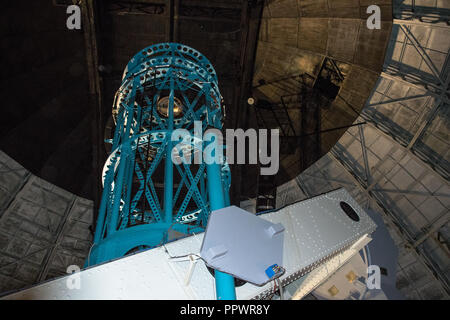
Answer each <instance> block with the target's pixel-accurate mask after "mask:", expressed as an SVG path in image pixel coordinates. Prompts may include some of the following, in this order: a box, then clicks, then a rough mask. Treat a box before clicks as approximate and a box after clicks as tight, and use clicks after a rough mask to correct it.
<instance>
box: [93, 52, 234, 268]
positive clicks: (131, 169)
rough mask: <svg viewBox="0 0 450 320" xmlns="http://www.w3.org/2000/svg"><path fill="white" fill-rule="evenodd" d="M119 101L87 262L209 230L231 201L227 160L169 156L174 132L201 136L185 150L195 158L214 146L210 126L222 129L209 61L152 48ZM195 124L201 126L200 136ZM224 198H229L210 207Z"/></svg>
mask: <svg viewBox="0 0 450 320" xmlns="http://www.w3.org/2000/svg"><path fill="white" fill-rule="evenodd" d="M114 100H115V101H114V104H113V118H114V122H115V125H116V127H115V132H114V137H113V139H112V140H110V141H108V142H110V143H111V144H112V149H111V150H112V151H111V153H110V155H109V157H108V159H107V161H106V164H105V167H104V169H103V186H104V189H103V194H102V200H101V203H100V208H99V215H98V220H97V225H96V231H95V236H94V246H93V248H92V250H91V253H90V256H89V258H88V261H87V262H86V265H95V264H98V263H101V262H105V261H109V260H111V259H115V258H119V257H122V256H124V255H126V254H127V253H130V252H134V251H139V250H142V249H145V248H154V247H157V246H159V245H161V244H163V243H165V242H167V241H171V240H174V239H176V238H179V237H183V236H186V235H190V234H193V233H197V232H202V231H204V228H206V223H207V220H208V215H209V212H210V211H211V210H212V209H214V208H218V207H223V206H224V205H227V204H228V203H227V202H229V200H228V191H229V186H230V172H229V168H228V166H227V165H226V163H222V164H219V165H218V168H215V167H214V166H215V164H213V165H208V164H206V163H199V164H184V163H181V164H176V163H174V162H173V161H172V160H171V156H170V155H171V153H172V149H173V148H174V142H173V141H172V139H171V137H172V133H173V132H174V130H176V129H186V130H188V131H189V132H190V133H191V134H192V136H193V137H195V138H192V140H191V143H188V144H186V146H185V148H184V149H183V152H192V155H193V154H195V152H201V151H202V150H203V148H204V147H205V146H206V144H207V143H208V142H205V141H203V140H202V139H203V138H202V134H203V132H204V131H205V130H206V129H207V128H216V129H219V130H220V129H221V128H222V120H223V119H222V115H223V113H224V112H223V108H224V106H223V102H222V96H221V94H220V92H219V87H218V82H217V75H216V72H215V70H214V68H213V66H212V64H211V63H210V62H209V61H208V59H206V58H205V56H203V55H202V54H201V53H199V52H198V51H196V50H194V49H192V48H190V47H187V46H185V45H182V44H178V43H161V44H157V45H152V46H150V47H148V48H145V49H144V50H142V51H140V52H139V53H138V54H136V55H135V56H134V57H133V58H132V59H131V60H130V62H129V63H128V65H127V67H126V69H125V72H124V74H123V78H122V84H121V86H120V88H119V90H118V91H117V93H116V96H115V99H114ZM194 121H201V135H200V137H199V136H198V134H197V136H195V132H194ZM207 178H208V179H207ZM219 189H220V190H219ZM217 193H219V194H221V195H223V199H225V200H224V201H223V203H221V202H220V201H219V202H217V201H216V203H215V204H214V205H213V206H211V199H212V198H214V197H215V196H216V194H217ZM221 199H222V198H221ZM219 200H220V199H219ZM212 201H215V200H212Z"/></svg>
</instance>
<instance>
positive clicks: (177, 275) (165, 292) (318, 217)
mask: <svg viewBox="0 0 450 320" xmlns="http://www.w3.org/2000/svg"><path fill="white" fill-rule="evenodd" d="M339 201H345V202H347V203H349V204H351V205H352V206H353V208H354V209H355V211H356V212H357V213H358V215H359V217H360V221H359V222H358V223H355V222H354V221H352V220H350V219H349V218H348V217H347V216H346V215H345V214H344V213H343V211H342V209H340V207H339ZM261 217H262V218H264V219H267V220H268V221H271V222H273V223H282V224H283V226H284V227H285V232H286V234H285V241H284V247H283V255H284V258H283V261H284V267H285V268H286V273H285V274H284V275H283V277H282V278H281V280H282V283H283V285H287V284H289V283H291V282H293V281H294V280H296V279H298V278H300V277H301V276H303V275H304V274H306V273H307V271H309V270H310V269H314V268H316V267H317V266H318V265H320V264H322V263H324V262H326V261H327V259H330V258H332V257H333V256H334V258H332V259H331V260H329V263H328V264H327V267H328V268H329V269H328V270H330V266H333V268H338V267H340V266H341V265H343V264H344V263H345V262H346V261H347V260H348V258H350V257H351V256H353V255H354V254H355V253H357V252H358V250H359V249H360V248H361V247H362V246H363V245H365V243H366V241H369V240H368V238H366V237H365V235H367V234H370V233H371V232H373V230H374V229H375V227H376V226H375V224H374V223H373V222H372V220H370V218H369V217H368V216H367V214H366V213H365V212H364V211H363V210H362V209H361V207H359V206H358V204H357V203H356V202H355V201H354V200H353V199H352V198H351V197H350V195H349V194H348V193H347V191H345V190H344V189H341V190H337V191H333V192H330V193H328V194H325V195H322V196H319V197H316V198H313V199H309V200H306V201H303V202H299V203H296V204H293V205H290V206H287V207H285V208H282V209H280V210H278V211H276V212H272V213H268V214H265V215H261ZM347 220H348V221H347ZM330 226H331V227H330ZM361 238H364V239H363V240H361V241H359V242H358V241H357V240H359V239H361ZM202 240H203V234H199V235H194V236H192V237H188V238H184V239H181V240H178V241H175V242H172V243H168V244H166V246H165V247H160V248H157V249H152V250H148V251H145V252H141V253H137V254H135V255H131V256H127V257H124V258H122V259H118V260H115V261H112V262H109V263H105V264H102V265H99V266H95V267H92V268H89V269H86V270H83V271H82V272H80V274H79V275H80V277H81V288H80V289H79V290H77V289H72V290H70V289H68V288H67V286H66V281H67V279H68V277H67V276H66V277H62V278H59V279H56V280H53V281H50V282H47V283H43V284H40V285H38V286H35V287H32V288H29V289H26V290H23V291H20V292H17V293H14V294H11V295H9V296H6V297H4V299H215V298H216V297H215V288H214V278H213V277H212V275H211V274H210V273H209V271H208V270H207V268H206V266H205V264H204V263H203V262H202V261H198V262H196V264H195V267H194V269H193V272H192V277H191V279H190V282H189V283H188V285H185V280H186V276H187V274H188V271H189V268H190V265H191V262H190V259H189V258H188V257H182V258H173V257H177V256H178V257H179V256H185V255H188V254H198V253H199V252H200V248H201V244H202ZM352 244H353V247H352ZM166 249H167V251H166ZM320 270H321V269H316V272H314V273H310V275H314V281H313V282H311V281H307V282H304V286H305V288H304V289H301V290H303V291H301V292H310V291H311V290H312V289H313V287H315V286H316V285H318V284H319V283H320V282H322V281H323V280H325V279H326V278H327V277H328V276H329V275H330V273H329V272H327V273H325V272H322V271H320ZM272 292H273V283H269V284H266V285H265V286H262V287H258V286H255V285H252V284H249V283H247V284H245V285H243V286H241V287H238V288H236V295H237V298H238V299H252V298H264V297H266V296H270V294H271V293H272Z"/></svg>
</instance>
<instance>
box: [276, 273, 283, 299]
mask: <svg viewBox="0 0 450 320" xmlns="http://www.w3.org/2000/svg"><path fill="white" fill-rule="evenodd" d="M275 282H276V283H277V285H278V290H279V292H280V300H284V293H283V286H282V285H281V281H280V278H279V277H278V278H276V279H275Z"/></svg>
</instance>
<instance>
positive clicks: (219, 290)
mask: <svg viewBox="0 0 450 320" xmlns="http://www.w3.org/2000/svg"><path fill="white" fill-rule="evenodd" d="M214 138H215V139H214V141H213V142H211V143H214V144H216V150H217V137H216V136H214ZM205 161H206V163H207V165H206V176H207V188H208V197H209V203H210V209H211V211H214V210H218V209H221V208H224V207H225V206H226V204H225V195H224V190H223V185H222V175H221V170H220V169H221V165H220V164H219V163H215V162H213V163H211V164H208V163H209V161H208V159H205ZM215 280H216V298H217V300H236V290H235V287H234V278H233V276H231V275H229V274H227V273H223V272H220V271H218V270H215Z"/></svg>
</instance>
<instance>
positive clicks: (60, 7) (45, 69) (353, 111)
mask: <svg viewBox="0 0 450 320" xmlns="http://www.w3.org/2000/svg"><path fill="white" fill-rule="evenodd" d="M70 2H71V1H63V0H55V1H50V0H46V1H45V0H39V1H32V2H29V3H26V4H24V3H23V2H14V3H8V4H6V9H4V10H3V11H2V13H1V16H2V18H1V23H2V24H3V28H2V30H3V32H4V34H3V37H2V45H3V51H4V53H6V54H5V56H6V57H5V58H6V62H7V63H6V68H5V69H4V72H3V73H2V76H1V77H2V78H1V81H2V90H3V96H4V97H5V98H4V99H5V100H6V101H4V103H3V116H2V117H1V120H0V121H1V122H0V123H1V127H0V133H1V138H0V149H2V150H4V151H5V152H6V153H7V154H9V155H10V156H11V157H12V158H14V159H15V160H17V161H18V162H19V163H21V164H22V165H23V166H24V167H26V168H27V169H29V170H31V171H32V172H33V173H35V174H37V175H38V176H40V177H42V178H44V179H46V180H48V181H50V182H52V183H54V184H56V185H58V186H60V187H62V188H64V189H67V190H69V191H71V192H73V193H75V194H78V195H81V196H83V197H86V198H89V199H96V200H98V199H99V194H100V190H101V189H100V176H99V173H100V171H101V168H102V167H103V163H104V160H105V158H106V155H107V154H106V151H105V146H104V142H103V140H104V134H105V126H106V127H107V123H108V120H109V118H110V115H111V107H112V102H113V97H114V94H115V92H116V90H117V89H118V87H119V85H120V82H121V76H122V72H123V69H124V67H125V65H126V64H127V62H128V61H129V59H130V58H131V57H132V56H133V55H134V54H135V53H137V52H138V51H139V50H141V49H143V48H145V47H147V46H149V45H151V44H154V43H159V42H181V43H184V44H186V45H189V46H191V47H193V48H195V49H197V50H199V51H200V52H202V53H203V54H204V55H205V56H207V57H208V59H210V61H211V62H212V63H213V65H214V67H215V69H216V71H217V73H218V77H219V84H220V89H221V93H222V95H223V97H224V100H225V104H226V106H227V118H226V122H225V127H226V128H244V129H245V128H248V127H260V128H261V127H265V128H279V129H280V131H281V139H282V140H281V141H282V146H281V155H280V157H281V158H282V166H281V169H280V172H279V174H278V175H277V176H276V177H267V176H266V177H259V175H258V172H259V168H258V166H245V168H243V167H242V166H232V168H231V169H232V181H233V182H232V191H231V198H232V202H234V203H239V201H241V200H244V199H247V198H249V197H254V196H256V194H273V193H274V190H275V189H274V188H275V186H276V185H279V184H281V183H284V182H286V181H287V180H289V179H291V178H293V177H295V176H296V175H298V174H299V173H300V172H301V171H302V170H304V169H305V168H307V167H308V166H309V165H310V164H311V163H313V162H314V161H315V160H317V159H318V158H319V157H320V156H321V155H323V154H325V153H326V152H327V151H328V150H329V148H330V147H331V146H332V145H334V143H335V142H336V141H337V140H338V138H339V137H340V136H341V135H342V134H343V133H344V132H345V129H346V128H347V127H348V126H349V125H351V124H352V123H353V121H354V120H355V119H356V117H357V115H358V113H359V111H360V110H361V108H362V105H363V103H364V102H365V100H366V99H367V96H368V95H369V93H370V90H371V89H372V87H373V85H374V82H375V80H376V79H377V76H378V73H379V71H380V69H381V63H382V61H383V57H384V51H385V47H386V43H387V40H388V37H389V32H390V21H389V19H390V17H391V16H390V15H387V16H388V17H389V18H386V20H387V21H386V22H385V23H386V25H383V30H382V31H380V32H378V33H367V32H365V31H364V30H363V29H362V28H360V25H362V24H363V23H364V18H365V13H364V10H365V7H364V6H363V5H361V6H360V4H359V1H356V3H353V2H354V1H353V2H352V1H344V0H339V1H334V2H333V3H335V4H334V6H335V7H334V8H332V9H333V10H331V9H330V10H328V9H327V10H324V6H323V5H324V3H326V1H322V0H320V1H316V0H315V1H311V0H298V1H297V0H276V1H265V2H264V1H256V0H254V1H247V0H214V1H213V0H208V1H201V0H159V1H158V0H153V1H150V0H148V1H144V0H139V1H117V0H114V1H113V0H111V1H93V0H82V1H80V2H79V4H80V5H81V7H82V12H83V21H82V22H83V23H82V30H80V31H76V30H75V31H73V30H68V29H67V28H66V18H67V14H66V7H67V4H69V3H70ZM375 2H383V4H384V5H388V6H390V1H386V0H380V1H375ZM339 4H340V5H339ZM17 11H21V12H22V13H23V14H22V16H21V19H16V18H15V17H16V13H17ZM12 12H14V14H12ZM360 29H361V30H362V31H361V32H359V31H358V30H360ZM370 48H377V49H376V50H371V49H370ZM18 53H20V54H18ZM363 57H366V58H363ZM250 96H253V97H255V98H256V101H257V102H256V104H255V105H254V106H249V105H247V103H246V101H247V98H248V97H250Z"/></svg>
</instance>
